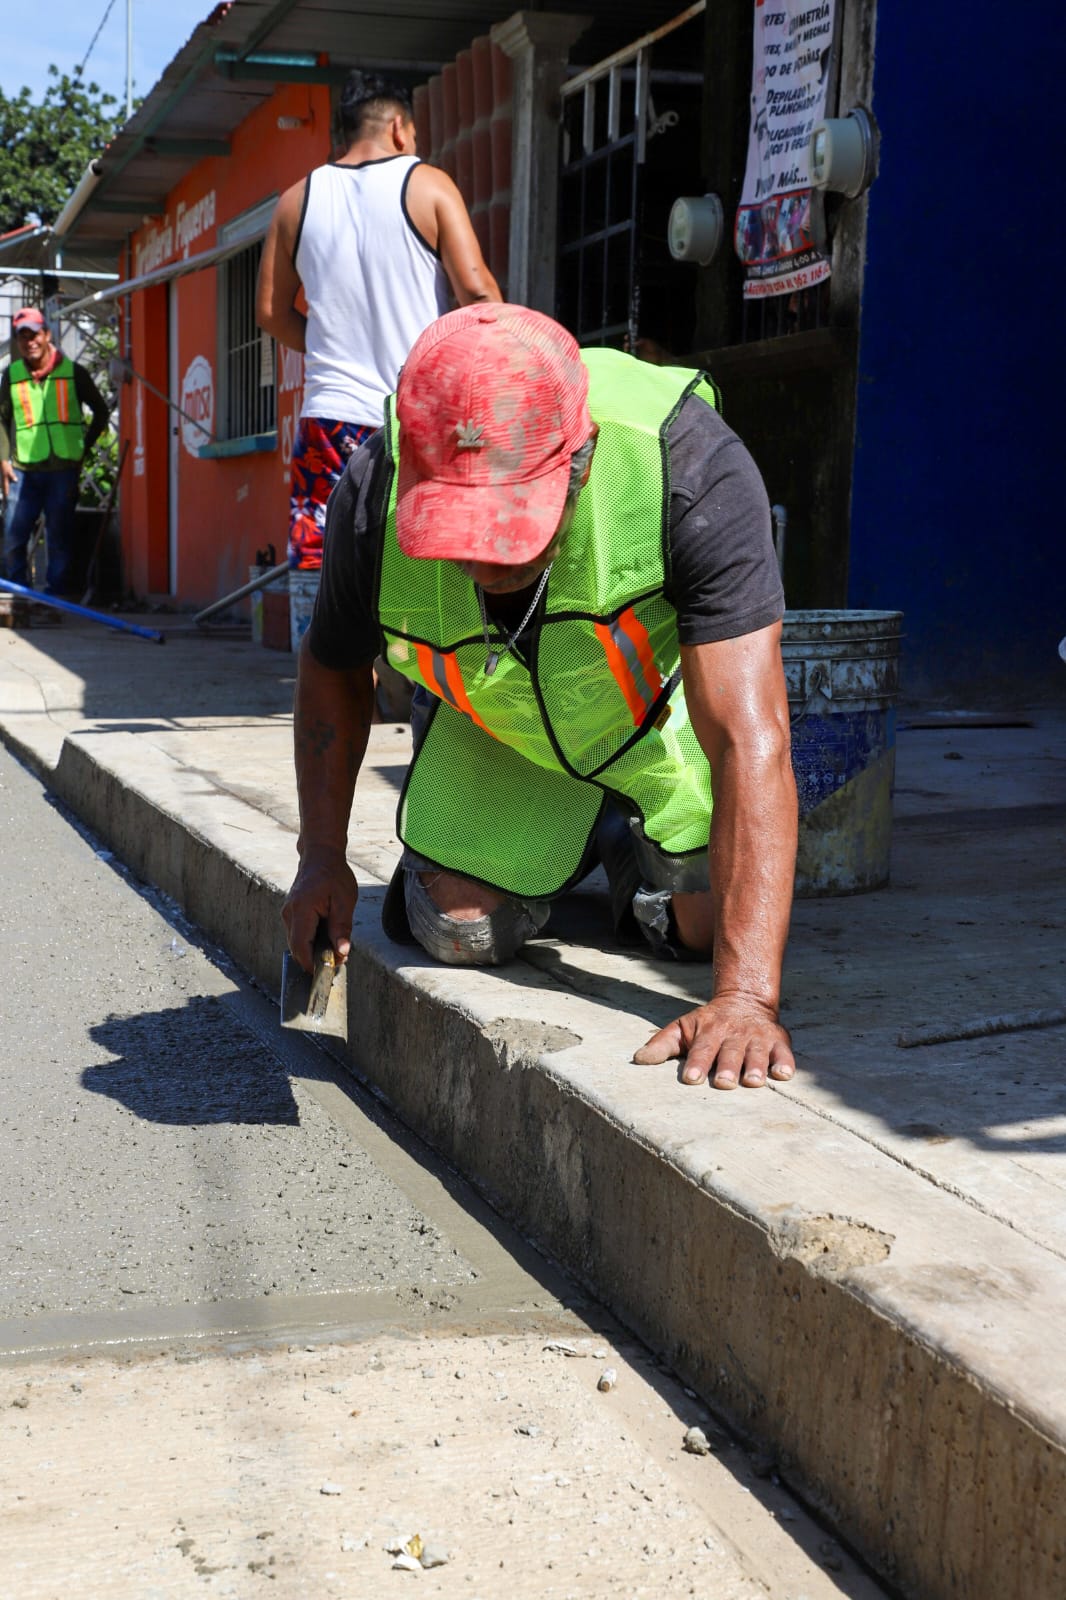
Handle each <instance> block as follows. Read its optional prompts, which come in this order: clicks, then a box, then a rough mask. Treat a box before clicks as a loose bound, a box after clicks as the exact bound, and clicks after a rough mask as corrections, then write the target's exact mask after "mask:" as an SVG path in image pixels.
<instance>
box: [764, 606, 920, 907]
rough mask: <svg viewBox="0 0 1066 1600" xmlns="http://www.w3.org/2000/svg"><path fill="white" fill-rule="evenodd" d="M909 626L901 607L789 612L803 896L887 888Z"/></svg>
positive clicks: (786, 648)
mask: <svg viewBox="0 0 1066 1600" xmlns="http://www.w3.org/2000/svg"><path fill="white" fill-rule="evenodd" d="M902 624H903V613H902V612H901V611H788V612H786V613H785V621H784V628H783V630H782V640H781V654H782V656H783V658H784V663H785V681H786V684H787V686H788V704H789V715H790V718H791V722H792V766H793V769H794V771H795V774H796V787H797V790H798V791H799V813H800V830H799V853H798V856H797V860H796V893H797V895H799V896H803V897H809V896H814V895H828V894H858V893H861V892H862V891H864V890H867V889H880V888H883V887H884V885H885V884H886V883H887V882H888V870H889V852H890V849H891V843H892V786H893V782H894V779H895V771H896V700H897V698H898V696H899V652H900V637H901V629H902Z"/></svg>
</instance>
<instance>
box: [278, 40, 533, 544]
mask: <svg viewBox="0 0 1066 1600" xmlns="http://www.w3.org/2000/svg"><path fill="white" fill-rule="evenodd" d="M340 118H341V131H342V133H343V136H344V139H345V141H346V143H347V150H346V152H345V154H344V155H343V156H342V157H341V158H340V160H338V161H331V162H328V163H327V164H326V165H325V166H322V167H316V168H315V170H314V171H313V172H312V173H311V174H310V176H309V177H307V178H303V179H301V180H300V182H299V183H296V184H294V185H293V186H292V188H291V189H288V190H286V192H285V193H284V194H283V195H282V197H281V199H280V200H279V201H278V204H277V208H276V210H275V212H274V216H273V219H272V221H271V224H270V229H269V232H268V233H267V237H266V242H265V244H264V246H263V259H262V263H261V265H260V269H259V285H258V292H257V299H256V314H257V318H258V322H259V326H260V327H261V328H263V329H265V330H266V332H267V333H272V334H273V335H274V337H275V339H277V340H279V341H280V343H282V344H285V345H288V346H289V347H290V349H293V350H299V351H301V352H302V353H303V356H304V397H303V407H302V410H301V415H300V426H299V428H298V430H297V436H296V442H295V446H294V449H293V459H292V488H291V496H290V512H289V560H290V563H291V564H292V565H293V566H295V567H302V568H304V569H305V570H314V569H316V568H318V567H320V566H321V564H322V535H323V531H324V528H325V519H326V502H327V500H328V499H329V495H330V492H331V490H332V488H333V485H334V484H335V483H336V482H337V479H338V478H339V477H340V475H341V473H342V472H343V470H344V465H345V462H346V461H347V458H348V456H349V455H351V453H352V451H353V450H354V449H355V448H356V446H357V445H359V444H360V443H361V442H362V440H363V439H365V438H366V437H367V435H368V434H370V433H372V432H373V431H374V429H375V428H378V427H380V426H381V422H382V417H383V406H384V401H385V398H386V396H388V395H390V394H392V392H393V391H394V389H395V388H396V380H397V377H398V376H399V371H400V367H401V366H402V365H403V362H404V361H405V359H406V357H407V352H408V350H409V349H410V348H411V345H412V344H413V343H414V341H415V339H416V338H417V337H418V335H419V334H420V333H421V332H422V329H423V328H425V327H426V326H428V324H429V323H430V322H433V321H434V320H435V319H436V318H437V317H438V316H440V315H441V314H442V313H443V312H445V311H447V310H448V309H449V308H450V300H451V296H452V295H454V297H455V299H456V301H457V302H458V304H459V305H461V306H465V305H471V304H473V303H474V302H475V301H480V300H499V299H500V298H501V296H500V290H499V287H498V285H497V283H496V280H495V278H494V277H493V276H492V273H491V272H490V271H489V269H488V267H487V266H486V264H485V260H484V257H483V256H482V253H481V246H480V245H479V244H478V240H477V235H476V234H475V232H474V229H473V226H472V224H471V221H470V217H469V215H468V213H467V209H466V206H465V204H464V202H463V197H462V195H461V194H460V193H459V190H458V189H457V188H456V186H455V184H454V183H453V182H452V180H451V178H449V177H448V175H447V174H446V173H444V172H441V171H440V170H439V168H437V167H431V166H428V165H427V164H426V163H425V162H422V161H419V159H418V156H417V154H416V134H415V125H414V121H413V119H412V116H411V101H410V97H409V95H408V93H407V91H406V90H405V89H403V88H400V87H399V86H398V85H396V84H394V83H391V82H389V81H387V80H386V79H384V78H380V77H375V76H370V75H368V74H365V73H362V72H352V73H350V74H349V76H348V79H347V81H346V83H345V85H344V89H343V92H342V94H341V101H340ZM301 291H302V293H303V295H304V298H305V300H306V303H307V314H306V316H305V315H304V314H303V312H301V311H299V310H297V307H296V301H297V298H298V296H299V295H300V293H301Z"/></svg>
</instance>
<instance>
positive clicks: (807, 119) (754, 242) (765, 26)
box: [734, 0, 835, 300]
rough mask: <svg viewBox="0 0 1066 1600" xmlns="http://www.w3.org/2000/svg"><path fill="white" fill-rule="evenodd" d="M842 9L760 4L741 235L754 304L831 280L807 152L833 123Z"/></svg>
mask: <svg viewBox="0 0 1066 1600" xmlns="http://www.w3.org/2000/svg"><path fill="white" fill-rule="evenodd" d="M834 9H835V0H820V3H819V4H816V5H812V4H811V3H810V0H755V38H754V47H755V48H754V61H753V66H752V80H751V128H750V132H749V135H748V164H747V167H746V169H745V172H744V187H743V189H742V191H741V198H740V205H739V207H738V209H737V221H736V230H735V233H734V245H735V248H736V252H737V255H738V256H739V257H740V259H741V261H742V262H743V263H744V268H745V282H744V298H745V299H747V300H752V299H759V298H761V297H763V296H765V295H776V294H792V293H793V292H794V291H795V290H797V289H807V288H809V287H810V286H811V285H812V284H815V283H821V282H822V280H823V279H825V278H828V276H829V262H828V261H827V260H826V259H825V258H824V256H821V255H820V254H819V253H818V251H817V250H816V248H815V245H814V239H813V236H812V232H811V184H810V175H809V173H808V170H807V146H808V144H809V142H810V137H811V129H812V128H813V127H814V125H815V123H816V122H821V120H822V118H823V117H824V116H825V102H826V89H827V86H828V82H829V72H830V67H831V64H832V59H833V22H834V15H833V14H834Z"/></svg>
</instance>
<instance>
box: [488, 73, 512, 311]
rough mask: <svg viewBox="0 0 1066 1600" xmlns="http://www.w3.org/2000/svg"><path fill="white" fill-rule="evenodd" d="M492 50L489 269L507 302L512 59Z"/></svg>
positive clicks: (509, 231) (509, 239)
mask: <svg viewBox="0 0 1066 1600" xmlns="http://www.w3.org/2000/svg"><path fill="white" fill-rule="evenodd" d="M491 49H492V115H491V117H490V119H489V148H490V152H491V156H492V199H491V201H490V202H489V266H490V267H491V268H492V272H493V275H494V277H495V278H496V281H497V283H498V284H499V286H500V291H501V293H502V294H503V297H504V299H505V300H509V299H510V298H511V296H510V292H509V290H508V287H507V281H508V273H509V266H508V258H509V255H510V249H511V156H512V150H511V145H512V133H511V58H510V56H507V55H505V54H504V52H503V51H502V50H501V49H500V47H499V45H498V44H494V45H492V46H491Z"/></svg>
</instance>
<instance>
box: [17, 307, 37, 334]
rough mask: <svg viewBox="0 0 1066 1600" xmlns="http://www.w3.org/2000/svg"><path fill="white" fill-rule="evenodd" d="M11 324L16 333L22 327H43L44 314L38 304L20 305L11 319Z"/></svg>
mask: <svg viewBox="0 0 1066 1600" xmlns="http://www.w3.org/2000/svg"><path fill="white" fill-rule="evenodd" d="M11 325H12V327H13V328H14V330H15V332H16V333H17V332H18V331H19V329H20V328H43V327H44V315H43V313H42V312H40V311H38V309H37V307H36V306H20V307H19V309H18V310H17V311H16V312H15V315H14V316H13V317H12V319H11Z"/></svg>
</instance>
